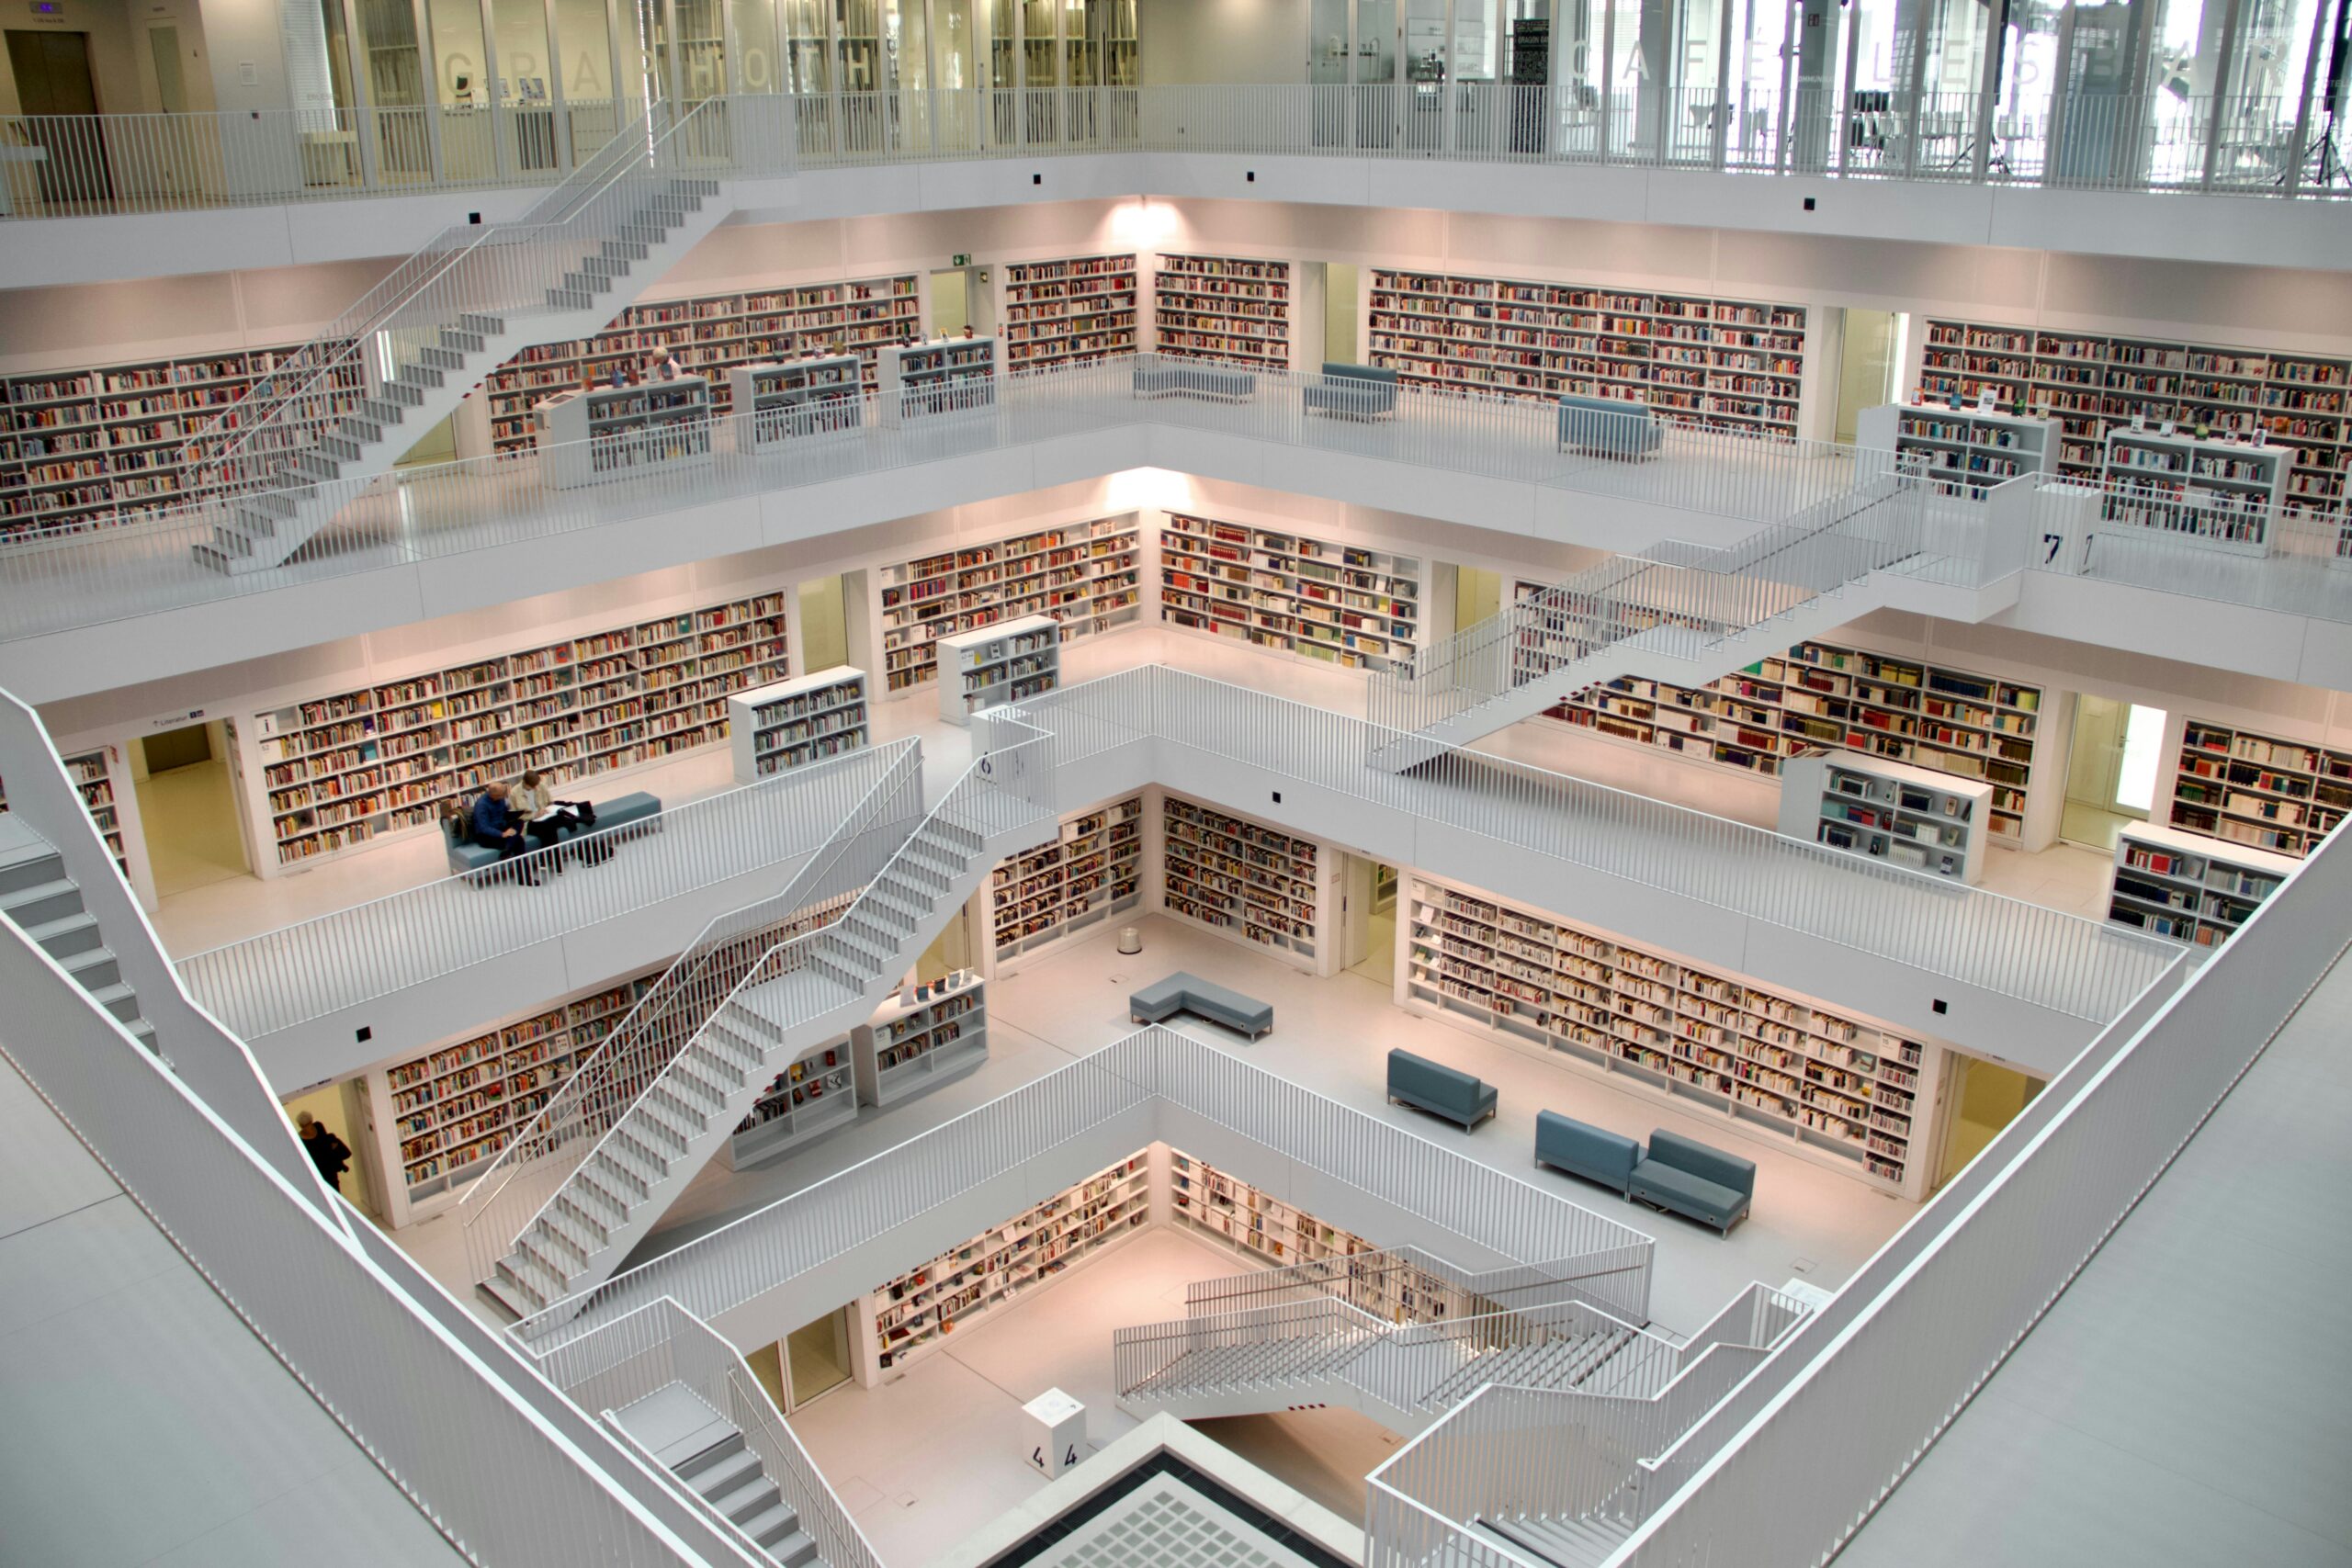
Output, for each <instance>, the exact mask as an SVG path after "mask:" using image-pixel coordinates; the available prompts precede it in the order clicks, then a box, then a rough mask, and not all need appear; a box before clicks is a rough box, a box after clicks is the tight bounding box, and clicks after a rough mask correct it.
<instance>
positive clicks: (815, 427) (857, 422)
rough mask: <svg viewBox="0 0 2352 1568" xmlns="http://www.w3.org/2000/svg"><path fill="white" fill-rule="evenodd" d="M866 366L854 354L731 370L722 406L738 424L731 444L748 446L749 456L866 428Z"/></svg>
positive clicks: (742, 366)
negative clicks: (809, 438) (814, 437)
mask: <svg viewBox="0 0 2352 1568" xmlns="http://www.w3.org/2000/svg"><path fill="white" fill-rule="evenodd" d="M864 383H865V361H863V360H861V359H859V358H858V356H857V355H854V354H824V355H814V356H812V357H810V358H808V359H795V360H790V361H787V362H785V363H782V364H778V363H775V362H769V363H765V364H760V365H738V366H734V367H731V368H729V370H728V372H727V401H726V404H725V405H724V406H725V407H726V408H727V409H728V410H729V412H730V414H731V415H732V416H733V417H734V418H735V419H736V420H737V421H739V422H740V423H738V424H737V426H736V436H735V439H736V441H737V442H738V443H739V444H741V443H746V442H748V444H749V448H748V449H749V450H751V451H753V452H771V451H774V450H775V449H776V448H777V447H779V446H789V445H791V444H792V443H793V442H795V441H800V440H805V439H807V438H808V437H809V436H811V435H828V434H832V433H834V432H836V431H842V430H855V429H857V428H859V427H860V426H861V425H863V424H864V423H865V400H864V398H863V397H862V395H861V394H862V393H863V392H864V390H865V385H864ZM737 449H738V450H739V451H740V450H743V449H745V448H744V447H743V446H741V445H739V446H738V448H737Z"/></svg>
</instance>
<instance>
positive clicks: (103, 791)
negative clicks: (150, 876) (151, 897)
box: [0, 747, 137, 886]
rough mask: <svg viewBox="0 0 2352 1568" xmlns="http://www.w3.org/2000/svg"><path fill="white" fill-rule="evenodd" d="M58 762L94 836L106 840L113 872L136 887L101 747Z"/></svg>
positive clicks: (0, 799) (3, 802)
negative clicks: (86, 812) (87, 815)
mask: <svg viewBox="0 0 2352 1568" xmlns="http://www.w3.org/2000/svg"><path fill="white" fill-rule="evenodd" d="M58 761H60V762H62V763H63V764H64V767H65V776H66V777H67V778H69V779H72V780H73V781H74V793H75V794H76V795H80V796H81V797H82V806H83V808H84V809H85V810H86V811H88V812H89V814H90V822H91V824H92V825H93V826H94V827H96V829H97V830H98V837H99V838H101V839H104V840H106V845H107V853H109V854H111V855H113V856H114V863H115V869H116V870H118V871H119V872H121V873H122V879H123V880H124V881H125V882H130V883H132V885H133V886H137V884H136V882H135V880H134V879H133V878H132V876H131V874H130V855H129V853H128V852H126V851H125V850H124V848H123V839H122V818H121V816H120V814H119V812H118V811H117V810H116V807H115V799H114V774H113V773H112V772H111V770H109V769H108V768H107V754H106V750H105V748H103V747H101V748H100V749H98V750H96V751H76V752H74V754H73V755H72V756H70V757H60V758H59V759H58ZM7 808H8V805H7V797H6V795H0V811H6V809H7Z"/></svg>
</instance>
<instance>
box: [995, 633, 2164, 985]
mask: <svg viewBox="0 0 2352 1568" xmlns="http://www.w3.org/2000/svg"><path fill="white" fill-rule="evenodd" d="M1016 711H1018V712H1019V713H1020V714H1021V715H1022V716H1023V717H1024V718H1026V719H1028V720H1029V721H1031V722H1033V723H1035V724H1038V725H1041V726H1043V727H1045V728H1049V729H1052V730H1053V731H1054V732H1055V735H1056V737H1057V740H1058V741H1059V743H1060V745H1061V746H1062V749H1063V750H1062V759H1063V762H1064V764H1065V765H1068V764H1069V762H1071V761H1076V760H1077V759H1078V758H1080V757H1081V756H1085V755H1090V754H1095V753H1100V752H1107V751H1113V750H1120V749H1123V748H1135V749H1136V750H1138V751H1139V752H1141V753H1142V754H1143V755H1144V756H1145V757H1147V758H1159V759H1160V761H1158V762H1154V763H1149V764H1148V765H1147V766H1146V767H1145V771H1144V773H1143V775H1142V776H1146V777H1150V778H1156V779H1160V780H1162V781H1167V780H1170V779H1171V778H1172V777H1174V776H1175V775H1174V774H1172V773H1170V772H1168V771H1167V769H1168V761H1169V759H1170V752H1171V751H1172V752H1173V753H1174V754H1175V756H1176V757H1177V758H1180V759H1181V758H1182V757H1184V756H1187V755H1189V756H1193V757H1215V758H1218V759H1231V760H1236V761H1243V762H1246V763H1247V764H1248V765H1249V766H1250V767H1253V768H1257V769H1261V770H1263V771H1264V772H1266V773H1270V774H1273V775H1277V776H1280V777H1282V778H1284V779H1289V780H1294V781H1296V782H1298V783H1300V784H1308V785H1312V786H1314V787H1316V788H1319V789H1324V790H1329V792H1331V794H1332V795H1335V796H1338V797H1340V798H1345V799H1351V800H1359V801H1364V802H1368V803H1370V804H1371V805H1374V806H1376V807H1385V808H1388V809H1390V810H1392V811H1393V812H1395V813H1396V814H1397V816H1396V821H1397V824H1398V831H1399V832H1400V834H1408V833H1410V832H1412V831H1414V830H1415V829H1413V826H1412V825H1413V824H1416V823H1419V822H1422V821H1427V822H1428V823H1430V824H1431V825H1432V826H1433V827H1442V829H1445V830H1448V831H1461V832H1466V833H1472V834H1476V835H1479V836H1481V837H1484V838H1488V839H1492V840H1497V841H1498V842H1502V843H1505V844H1509V845H1510V846H1512V847H1513V848H1514V849H1517V850H1520V851H1523V852H1526V853H1527V854H1529V855H1531V856H1542V857H1549V858H1551V859H1553V860H1555V861H1557V862H1560V863H1567V864H1573V865H1577V866H1582V867H1586V868H1589V869H1590V870H1593V871H1597V872H1600V873H1602V874H1606V875H1609V876H1611V877H1617V878H1622V879H1623V880H1625V881H1627V882H1630V883H1634V884H1638V885H1641V886H1648V887H1655V888H1659V889H1662V890H1664V891H1667V892H1669V893H1673V894H1676V895H1678V896H1679V897H1686V898H1690V899H1693V900H1695V901H1697V902H1700V903H1703V904H1707V905H1711V906H1713V907H1715V908H1722V909H1728V910H1734V911H1736V912H1737V913H1739V914H1741V915H1743V916H1746V917H1747V918H1748V919H1754V920H1758V921H1760V922H1762V923H1765V924H1768V925H1772V926H1777V927H1781V928H1782V929H1785V930H1791V931H1802V932H1804V933H1805V934H1807V935H1809V936H1812V937H1815V938H1817V939H1819V940H1822V941H1826V942H1834V943H1836V944H1838V946H1841V947H1845V948H1849V949H1851V950H1853V951H1855V952H1858V953H1871V954H1872V955H1874V956H1877V957H1881V958H1885V959H1888V960H1891V961H1893V962H1894V963H1897V964H1905V965H1906V966H1908V967H1910V968H1913V969H1915V970H1917V971H1918V972H1919V973H1920V974H1921V975H1922V976H1949V977H1951V978H1952V979H1955V980H1958V981H1962V982H1964V983H1966V984H1968V985H1972V986H1975V987H1982V988H1983V989H1985V990H1986V991H1989V992H1992V993H1995V994H1996V995H2000V996H2004V997H2010V998H2016V999H2018V1000H2020V1001H2024V1002H2028V1003H2030V1004H2032V1005H2033V1006H2035V1007H2039V1008H2043V1009H2047V1010H2051V1011H2053V1012H2056V1013H2060V1014H2064V1015H2065V1016H2067V1017H2071V1018H2075V1019H2081V1020H2086V1021H2089V1022H2091V1023H2094V1024H2099V1025H2104V1024H2105V1023H2106V1022H2107V1021H2109V1020H2111V1019H2113V1018H2115V1017H2116V1016H2117V1015H2118V1014H2120V1012H2122V1011H2123V1010H2124V1009H2125V1008H2127V1007H2128V1006H2130V1005H2131V1001H2132V999H2133V998H2136V997H2138V996H2139V995H2140V994H2141V993H2142V992H2143V990H2144V989H2146V987H2148V986H2149V985H2150V984H2151V983H2153V982H2154V980H2155V979H2156V978H2157V977H2158V976H2160V975H2162V974H2163V973H2165V970H2166V969H2167V968H2169V967H2170V966H2171V964H2173V962H2174V960H2175V959H2176V958H2177V956H2178V953H2179V949H2178V948H2177V946H2176V945H2175V944H2173V943H2170V942H2163V941H2160V940H2157V939H2154V938H2150V937H2145V936H2138V935H2134V934H2132V933H2130V932H2126V931H2118V930H2116V929H2115V928H2113V927H2109V926H2105V925H2102V924H2101V923H2099V922H2098V921H2094V920H2087V919H2082V918H2081V917H2079V916H2075V915H2070V914H2065V913H2062V912H2061V911H2058V910H2055V909H2049V908H2041V907H2039V906H2036V905H2031V904H2027V903H2023V902H2021V901H2019V900H2017V899H2014V898H2008V897H2003V896H2001V895H1999V894H1996V893H1988V892H1986V891H1985V890H1984V889H1982V888H1975V887H1957V886H1951V884H1949V883H1945V882H1942V881H1940V880H1939V879H1937V878H1932V877H1928V876H1925V875H1922V874H1917V873H1914V872H1909V871H1904V870H1900V869H1897V868H1894V867H1889V866H1883V865H1878V864H1875V863H1869V862H1862V861H1858V860H1856V858H1855V857H1853V856H1851V855H1844V854H1840V853H1838V852H1836V851H1834V850H1831V849H1828V848H1826V846H1823V845H1820V844H1814V843H1808V842H1804V841H1803V840H1794V839H1789V838H1784V837H1782V836H1781V835H1780V834H1778V833H1774V832H1771V831H1770V830H1768V829H1761V828H1754V827H1750V826H1748V825H1747V824H1745V823H1739V822H1733V821H1728V820H1725V819H1724V818H1718V817H1712V816H1709V815H1708V814H1706V813H1705V812H1702V811H1694V810H1691V809H1690V808H1688V807H1679V806H1670V805H1667V804H1665V803H1663V802H1660V801H1656V800H1652V799H1649V798H1647V797H1646V796H1644V795H1634V794H1630V793H1626V792H1623V791H1619V790H1613V789H1611V788H1608V787H1607V786H1605V785H1601V784H1592V783H1589V782H1587V781H1585V780H1581V779H1576V778H1570V777H1568V776H1566V775H1565V774H1560V773H1547V772H1545V771H1544V770H1542V769H1539V768H1533V767H1529V766H1526V765H1524V764H1521V763H1517V762H1511V761H1505V760H1503V759H1501V758H1497V757H1491V756H1488V755H1486V754H1484V753H1477V752H1466V751H1448V752H1445V753H1443V754H1442V756H1441V758H1440V759H1439V760H1437V761H1432V762H1430V763H1429V764H1427V765H1425V766H1424V767H1423V768H1421V769H1419V770H1416V771H1415V772H1414V773H1411V774H1397V773H1390V772H1388V771H1386V770H1385V769H1382V768H1379V767H1376V766H1374V765H1373V764H1372V763H1371V762H1370V761H1368V759H1370V758H1372V757H1373V756H1374V755H1375V754H1376V753H1377V752H1379V751H1380V750H1382V749H1384V748H1385V747H1389V746H1394V745H1397V744H1400V743H1403V742H1407V741H1408V740H1411V739H1413V738H1411V737H1409V736H1408V735H1407V734H1406V733H1404V732H1400V731H1397V730H1393V729H1387V728H1382V727H1379V726H1376V725H1372V724H1368V723H1366V722H1365V721H1363V720H1361V719H1355V718H1350V717H1347V716H1343V715H1340V714H1336V713H1331V712H1329V711H1327V710H1324V709H1321V708H1316V707H1310V706H1308V705H1305V704H1301V703H1295V702H1289V701H1286V700H1284V699H1283V698H1280V697H1274V696H1269V695H1266V694H1262V693H1259V692H1252V691H1249V690H1246V689H1243V688H1241V687H1237V686H1232V685H1228V684H1226V683H1225V682H1219V681H1214V680H1210V679H1208V678H1206V677H1204V676H1199V675H1193V674H1189V673H1187V672H1185V671H1178V670H1171V669H1167V668H1165V667H1160V666H1152V667H1148V668H1144V669H1138V670H1131V671H1123V672H1122V673H1119V674H1116V675H1110V676H1106V677H1103V679H1101V680H1097V681H1091V682H1084V683H1082V684H1080V685H1075V686H1069V687H1065V688H1063V689H1062V690H1060V691H1057V692H1053V693H1048V694H1046V695H1044V696H1041V697H1036V698H1033V699H1031V700H1030V701H1028V702H1026V703H1023V704H1022V705H1020V706H1019V708H1018V709H1017V710H1016ZM1072 804H1080V803H1072ZM1407 863H1411V862H1410V861H1409V858H1408V862H1407Z"/></svg>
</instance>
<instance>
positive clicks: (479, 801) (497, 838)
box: [469, 781, 539, 887]
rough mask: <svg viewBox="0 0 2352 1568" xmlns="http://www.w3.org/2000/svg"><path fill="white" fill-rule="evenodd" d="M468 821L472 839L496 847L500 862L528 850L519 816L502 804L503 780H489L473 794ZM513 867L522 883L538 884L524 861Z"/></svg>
mask: <svg viewBox="0 0 2352 1568" xmlns="http://www.w3.org/2000/svg"><path fill="white" fill-rule="evenodd" d="M469 821H470V826H471V828H472V830H473V840H474V842H475V843H477V844H480V845H481V847H482V848H483V849H486V850H496V851H497V852H498V863H499V864H501V865H504V864H505V863H507V862H508V861H510V860H513V859H514V858H515V856H517V855H520V854H525V853H527V852H529V850H530V847H531V846H530V843H529V841H528V840H526V839H525V838H524V837H523V818H518V817H516V816H515V808H514V807H511V806H509V805H507V804H506V785H505V784H504V783H503V781H492V784H490V785H489V786H488V787H487V788H485V789H484V790H483V791H482V792H481V795H479V796H477V797H476V798H475V800H474V808H473V811H472V813H471V816H470V818H469ZM516 870H517V871H518V872H519V873H520V874H521V881H522V884H523V886H526V887H537V886H538V885H539V879H538V878H537V876H536V875H534V874H532V870H531V864H530V863H529V862H528V861H526V862H524V863H523V864H522V865H520V866H518V867H517V868H516Z"/></svg>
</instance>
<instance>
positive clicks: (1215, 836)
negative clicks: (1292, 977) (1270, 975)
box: [1159, 795, 1322, 964]
mask: <svg viewBox="0 0 2352 1568" xmlns="http://www.w3.org/2000/svg"><path fill="white" fill-rule="evenodd" d="M1160 840H1161V842H1160V856H1161V879H1160V899H1159V901H1160V907H1161V908H1163V909H1164V910H1165V911H1166V912H1167V913H1169V914H1171V915H1175V916H1178V917H1179V918H1181V919H1186V920H1190V921H1192V922H1193V924H1195V925H1199V926H1205V927H1207V928H1208V929H1209V930H1211V931H1218V932H1221V933H1223V934H1225V935H1227V936H1238V937H1239V938H1240V939H1241V940H1242V941H1244V942H1254V943H1256V944H1257V945H1259V946H1261V947H1267V948H1272V949H1274V950H1275V951H1276V952H1279V953H1294V954H1296V955H1298V957H1299V958H1302V959H1305V960H1306V961H1307V962H1308V963H1309V964H1311V963H1312V961H1313V960H1314V957H1315V952H1316V945H1315V944H1316V937H1317V916H1318V912H1319V908H1320V899H1321V897H1322V892H1321V883H1322V878H1321V874H1320V872H1321V862H1320V855H1321V847H1320V846H1319V845H1318V844H1317V842H1316V841H1315V840H1312V839H1305V838H1300V837H1299V836H1298V835H1296V834H1295V833H1286V832H1284V831H1283V830H1282V829H1279V828H1270V827H1268V826H1266V825H1265V824H1263V823H1261V822H1252V821H1250V820H1249V819H1248V818H1242V817H1236V816H1233V815H1231V814H1229V813H1227V812H1223V811H1219V810H1217V809H1216V807H1210V806H1204V805H1202V804H1200V803H1199V802H1197V801H1193V800H1187V799H1185V798H1183V797H1182V796H1181V795H1168V796H1166V797H1164V798H1163V799H1162V800H1161V802H1160Z"/></svg>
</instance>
